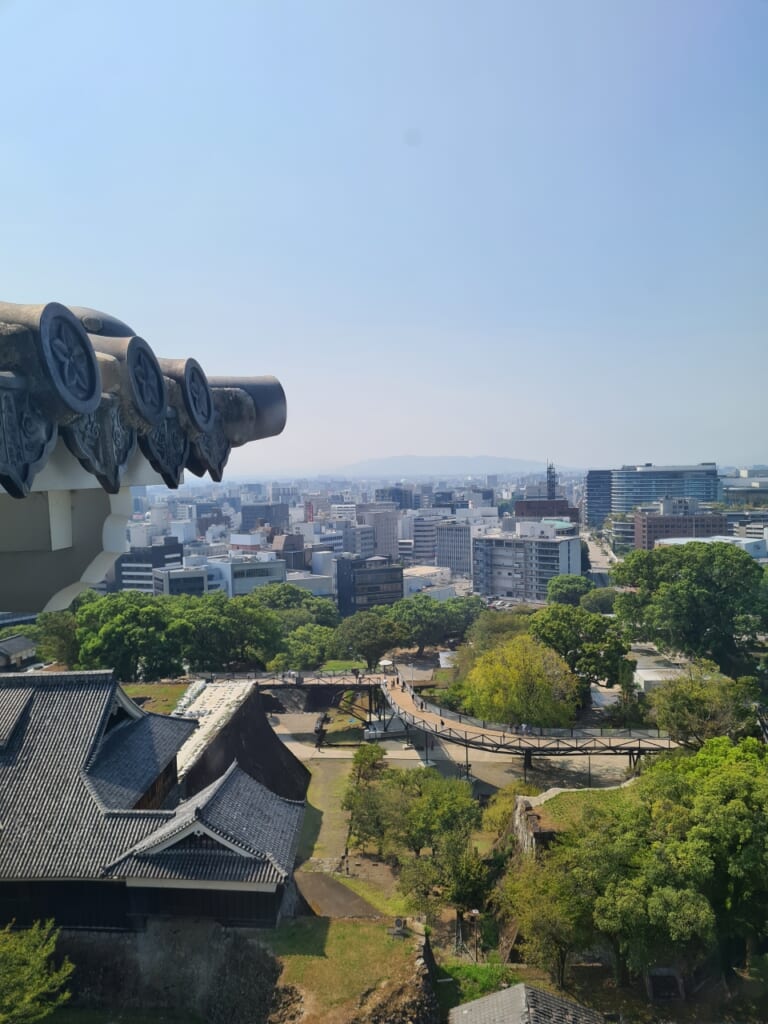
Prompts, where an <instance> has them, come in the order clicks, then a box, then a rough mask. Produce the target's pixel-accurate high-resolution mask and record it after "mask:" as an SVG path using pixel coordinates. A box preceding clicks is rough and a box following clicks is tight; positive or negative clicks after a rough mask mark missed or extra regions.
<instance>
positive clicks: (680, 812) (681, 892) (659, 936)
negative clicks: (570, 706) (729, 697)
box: [500, 737, 768, 981]
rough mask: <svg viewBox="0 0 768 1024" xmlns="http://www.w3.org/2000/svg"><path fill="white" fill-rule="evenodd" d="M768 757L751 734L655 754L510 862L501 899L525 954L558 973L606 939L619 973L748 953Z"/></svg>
mask: <svg viewBox="0 0 768 1024" xmlns="http://www.w3.org/2000/svg"><path fill="white" fill-rule="evenodd" d="M767 869H768V766H767V765H766V751H765V747H764V746H763V745H762V744H760V743H758V741H757V740H754V739H746V740H743V741H742V742H741V743H739V744H737V745H734V744H732V743H731V741H730V740H728V739H727V738H724V737H721V738H717V739H713V740H709V741H707V742H706V743H705V744H704V745H703V747H702V748H701V749H700V750H699V751H698V752H697V753H696V754H695V755H692V756H691V755H688V756H686V755H681V754H678V755H672V756H670V757H668V758H664V759H661V760H659V761H656V762H654V763H653V764H652V765H650V766H649V767H648V768H647V770H646V771H645V773H644V774H643V775H642V776H641V777H640V779H639V780H638V781H637V783H636V784H635V785H634V786H632V787H631V788H629V789H625V790H621V791H618V792H615V793H613V794H611V796H610V799H609V800H606V801H604V802H603V803H602V806H601V807H597V808H596V807H595V806H594V805H593V806H592V807H591V809H590V810H589V812H588V813H587V812H586V811H585V813H584V815H583V816H582V818H581V820H580V821H579V822H577V824H576V825H574V826H573V827H572V828H570V829H568V830H566V831H565V832H563V833H562V834H561V835H560V836H559V837H558V839H557V841H556V843H555V844H554V845H553V847H552V848H551V849H550V850H549V851H548V852H547V853H545V854H544V856H543V857H542V858H541V860H540V861H530V862H527V861H526V862H524V863H522V864H518V865H515V866H513V867H511V868H510V870H509V872H508V875H507V878H506V880H505V882H504V884H503V886H502V889H501V895H500V901H501V907H502V910H503V911H504V912H505V913H510V914H513V915H515V916H516V917H517V919H518V921H519V922H520V926H521V931H522V932H523V934H524V935H525V938H526V940H527V942H528V943H529V944H530V945H529V955H530V956H531V959H533V960H534V961H535V962H538V963H540V964H542V966H545V967H547V968H548V969H549V970H551V971H552V973H553V974H554V975H555V976H556V977H562V974H563V973H564V969H565V963H566V961H567V958H568V956H569V955H570V953H572V952H574V951H575V950H578V949H587V948H594V946H595V945H601V944H602V945H607V946H608V947H609V948H611V949H612V950H613V953H614V961H615V967H616V973H617V977H618V978H619V980H622V981H623V980H626V978H627V975H628V974H629V973H641V972H643V971H644V970H647V968H648V967H650V966H651V965H653V964H665V965H668V964H670V963H677V964H679V965H681V966H683V967H687V968H688V969H693V968H695V967H696V965H697V964H698V963H700V962H701V961H703V960H704V959H706V958H707V957H708V956H709V955H710V954H711V953H712V952H713V950H718V951H719V954H720V958H721V962H722V964H723V967H724V968H726V967H728V966H729V965H732V964H734V963H736V962H738V961H740V960H742V959H743V957H744V955H745V950H746V949H747V947H748V946H749V945H750V944H751V943H753V942H754V941H756V940H757V938H758V937H759V936H760V935H762V934H763V929H764V922H765V919H766V915H767V914H768V889H767V888H766V886H765V873H766V870H767Z"/></svg>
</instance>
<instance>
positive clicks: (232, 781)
mask: <svg viewBox="0 0 768 1024" xmlns="http://www.w3.org/2000/svg"><path fill="white" fill-rule="evenodd" d="M303 815H304V802H303V801H297V800H286V799H285V798H284V797H280V796H277V795H276V794H275V793H272V792H271V791H270V790H269V789H267V788H266V787H265V786H263V785H262V784H261V783H260V782H257V781H256V780H255V779H253V778H251V776H250V775H248V774H246V773H245V772H244V771H242V769H240V768H238V767H237V765H236V764H233V765H232V766H231V767H230V769H229V770H228V771H227V772H226V773H225V774H224V775H222V776H221V777H220V778H219V779H217V780H216V781H215V782H214V783H212V784H211V785H210V786H208V787H207V788H206V789H204V790H202V791H201V792H200V793H197V794H196V796H194V797H192V798H191V799H190V800H186V801H184V802H183V803H181V804H180V805H179V807H178V808H177V810H176V814H175V815H174V818H173V820H172V821H168V822H166V823H165V824H164V825H161V826H160V827H159V828H157V829H156V830H155V831H154V832H153V833H152V834H151V835H150V836H148V837H147V838H146V839H144V840H142V841H141V842H139V843H137V844H136V846H135V847H134V848H133V849H132V850H130V851H129V853H128V855H127V856H126V857H123V858H122V859H121V860H119V861H117V862H116V863H115V864H111V865H110V866H109V867H108V868H107V869H105V874H107V875H109V876H111V877H120V878H168V879H171V878H173V879H182V878H198V879H212V878H217V879H219V878H226V879H227V880H228V881H237V882H261V883H268V884H277V883H279V882H283V881H284V880H285V878H286V877H287V876H288V875H289V874H290V872H291V870H292V868H293V862H294V860H295V857H296V846H297V844H298V840H299V833H300V830H301V821H302V818H303Z"/></svg>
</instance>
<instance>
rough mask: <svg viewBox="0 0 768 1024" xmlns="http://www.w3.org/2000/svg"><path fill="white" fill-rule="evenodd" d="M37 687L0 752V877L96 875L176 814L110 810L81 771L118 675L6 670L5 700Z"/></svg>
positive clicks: (2, 678)
mask: <svg viewBox="0 0 768 1024" xmlns="http://www.w3.org/2000/svg"><path fill="white" fill-rule="evenodd" d="M30 683H31V684H32V687H33V690H34V692H33V694H32V697H31V699H30V701H29V713H28V715H27V716H26V717H25V720H24V722H23V728H19V729H16V730H15V732H14V735H13V736H12V738H11V741H10V743H9V744H8V746H7V747H6V748H5V749H4V750H0V821H2V822H3V841H2V843H0V879H13V878H26V879H32V878H96V877H99V875H100V873H101V869H102V867H103V865H104V864H107V863H109V862H110V861H111V860H114V859H115V858H116V857H117V856H119V854H121V853H122V852H123V851H125V850H127V849H129V848H130V847H131V846H133V845H134V844H135V843H136V842H138V841H139V840H140V839H143V838H144V837H145V836H147V835H149V834H150V833H151V832H152V831H154V830H155V829H156V828H157V826H158V825H159V824H161V823H163V822H165V821H167V820H168V819H169V818H170V817H172V812H169V811H124V812H115V811H111V812H108V813H106V814H105V813H104V812H103V810H102V809H101V808H100V807H99V805H98V803H97V801H96V800H95V799H94V797H93V794H92V793H91V792H90V790H89V788H88V786H87V785H86V776H85V773H84V772H83V768H84V767H85V765H86V764H87V763H88V759H89V757H91V756H92V753H93V749H94V741H95V739H96V738H97V737H98V736H100V735H101V732H102V729H103V727H104V723H105V722H106V720H107V717H108V715H109V712H110V708H111V704H112V699H113V697H114V693H115V690H116V687H117V684H116V683H115V681H114V679H113V675H112V672H80V673H61V674H59V673H50V674H48V673H46V674H45V675H42V674H41V675H36V676H34V677H30V676H26V677H25V679H24V680H23V683H22V681H21V680H19V677H18V676H17V675H11V674H0V693H2V696H3V704H4V705H6V706H8V704H10V703H13V701H14V699H18V691H19V690H23V689H26V688H29V687H30Z"/></svg>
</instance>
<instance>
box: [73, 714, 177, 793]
mask: <svg viewBox="0 0 768 1024" xmlns="http://www.w3.org/2000/svg"><path fill="white" fill-rule="evenodd" d="M195 728H196V725H195V722H193V721H191V720H190V719H186V718H171V717H169V716H166V715H152V714H144V715H142V716H141V718H137V719H134V720H133V721H129V722H124V723H123V724H122V725H119V726H117V728H115V729H114V730H113V731H112V732H110V733H109V734H108V735H107V736H106V737H105V738H104V742H103V743H102V744H101V745H100V747H99V750H98V753H97V754H96V756H95V758H94V759H93V762H92V763H91V764H89V765H88V767H87V769H86V771H87V775H88V780H89V782H90V783H91V785H92V786H93V788H94V790H95V791H96V794H97V796H98V798H99V800H100V801H101V802H102V803H103V804H104V806H105V807H109V808H112V809H114V810H128V809H130V808H131V807H135V805H136V802H137V800H138V799H139V798H140V797H141V795H142V794H143V793H145V792H146V791H147V789H148V788H149V786H150V785H151V784H152V783H153V782H154V780H155V779H156V778H157V777H158V775H159V774H160V773H161V772H162V771H163V770H164V769H165V768H166V767H167V766H168V764H169V763H170V762H171V761H172V760H173V759H174V757H175V756H176V752H177V751H178V749H179V748H180V747H181V745H182V743H183V742H184V741H185V740H186V739H187V738H188V737H189V736H190V735H191V734H192V733H193V732H194V731H195Z"/></svg>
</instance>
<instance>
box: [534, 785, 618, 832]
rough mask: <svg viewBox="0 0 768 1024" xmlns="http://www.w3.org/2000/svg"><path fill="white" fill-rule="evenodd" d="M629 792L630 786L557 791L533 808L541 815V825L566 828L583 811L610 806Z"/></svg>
mask: <svg viewBox="0 0 768 1024" xmlns="http://www.w3.org/2000/svg"><path fill="white" fill-rule="evenodd" d="M631 793H632V787H631V786H629V787H627V788H626V789H582V790H578V791H576V792H572V793H559V794H558V795H557V796H553V797H552V799H551V800H547V801H545V803H543V804H540V805H539V806H538V807H536V808H535V810H536V813H537V814H539V815H540V816H541V822H542V826H543V827H546V828H555V829H566V828H570V827H571V826H572V825H575V824H576V822H577V821H579V819H580V818H581V815H582V814H583V813H584V812H585V811H587V810H591V809H597V808H600V807H610V806H611V805H612V804H615V803H616V802H617V801H619V800H621V799H623V796H624V794H627V795H630V794H631Z"/></svg>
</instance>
